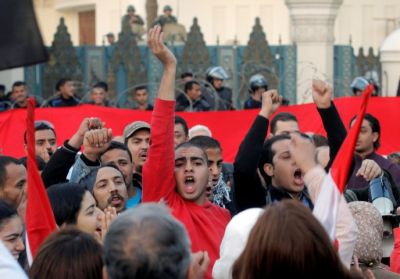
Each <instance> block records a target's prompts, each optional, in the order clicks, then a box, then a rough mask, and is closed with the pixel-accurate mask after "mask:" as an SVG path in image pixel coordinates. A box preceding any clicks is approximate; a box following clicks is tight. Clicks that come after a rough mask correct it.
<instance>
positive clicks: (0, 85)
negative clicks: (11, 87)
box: [0, 84, 6, 92]
mask: <svg viewBox="0 0 400 279" xmlns="http://www.w3.org/2000/svg"><path fill="white" fill-rule="evenodd" d="M0 91H3V92H5V91H6V86H5V85H4V84H0Z"/></svg>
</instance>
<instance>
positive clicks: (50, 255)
mask: <svg viewBox="0 0 400 279" xmlns="http://www.w3.org/2000/svg"><path fill="white" fill-rule="evenodd" d="M102 270H103V250H102V247H101V245H100V243H98V241H97V240H96V239H94V238H93V237H92V236H91V235H89V234H87V233H84V232H82V231H80V230H78V229H64V230H60V231H58V232H56V233H54V234H52V235H51V236H50V237H49V238H48V239H47V240H46V241H45V242H44V243H43V244H42V246H40V249H39V251H38V253H37V254H36V257H35V259H34V261H33V263H32V266H31V269H30V271H29V275H30V276H29V278H32V279H39V278H43V279H44V278H57V279H68V278H86V279H98V278H102Z"/></svg>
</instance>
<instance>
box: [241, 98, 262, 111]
mask: <svg viewBox="0 0 400 279" xmlns="http://www.w3.org/2000/svg"><path fill="white" fill-rule="evenodd" d="M243 108H244V109H256V108H261V102H260V101H257V100H254V99H253V98H252V97H249V98H248V99H247V100H246V102H244V105H243Z"/></svg>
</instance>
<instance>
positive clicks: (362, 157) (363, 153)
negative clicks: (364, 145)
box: [355, 149, 375, 159]
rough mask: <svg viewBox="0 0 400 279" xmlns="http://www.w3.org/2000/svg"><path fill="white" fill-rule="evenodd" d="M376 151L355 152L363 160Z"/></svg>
mask: <svg viewBox="0 0 400 279" xmlns="http://www.w3.org/2000/svg"><path fill="white" fill-rule="evenodd" d="M374 151H375V150H374V149H369V150H366V151H355V153H356V155H358V156H360V157H361V159H365V158H366V157H367V156H368V155H370V154H372V153H374Z"/></svg>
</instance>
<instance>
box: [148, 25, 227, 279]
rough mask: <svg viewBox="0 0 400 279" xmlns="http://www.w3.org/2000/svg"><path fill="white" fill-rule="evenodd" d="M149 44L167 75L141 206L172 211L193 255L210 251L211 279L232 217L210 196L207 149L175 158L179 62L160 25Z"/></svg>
mask: <svg viewBox="0 0 400 279" xmlns="http://www.w3.org/2000/svg"><path fill="white" fill-rule="evenodd" d="M148 42H149V48H150V49H151V50H152V52H153V54H154V55H155V56H156V57H157V58H158V60H159V61H160V62H161V64H162V65H163V76H162V78H161V83H160V88H159V92H158V95H157V99H156V101H155V105H154V110H153V113H152V120H151V145H150V148H149V152H148V154H147V160H146V163H145V165H144V166H143V202H160V201H163V202H165V203H166V204H167V205H168V207H170V208H171V213H172V214H173V215H174V217H175V218H177V219H178V220H179V221H181V222H182V223H183V224H184V225H185V227H186V230H187V232H188V234H189V236H190V240H191V246H192V247H191V248H192V252H199V251H207V253H208V255H209V257H210V265H209V267H208V270H207V274H206V276H205V278H212V276H211V271H212V267H213V265H214V262H215V261H216V259H217V258H218V257H219V247H220V244H221V240H222V237H223V234H224V231H225V227H226V225H227V224H228V222H229V220H230V214H229V212H228V211H227V210H226V209H224V208H221V207H219V206H217V205H215V204H213V203H211V202H210V201H209V200H208V199H207V197H206V188H207V186H208V181H209V165H208V158H207V155H206V153H205V152H204V150H203V149H202V148H201V147H199V146H197V145H194V144H192V143H183V144H181V145H178V146H177V147H176V149H175V154H174V117H175V113H174V111H175V98H174V97H175V96H174V83H175V74H176V58H175V57H174V55H173V54H172V53H171V51H170V50H169V49H168V48H167V47H166V46H165V45H164V43H163V35H162V33H161V28H160V27H159V26H156V27H154V28H153V29H151V30H150V31H149V34H148ZM207 253H206V254H207Z"/></svg>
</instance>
